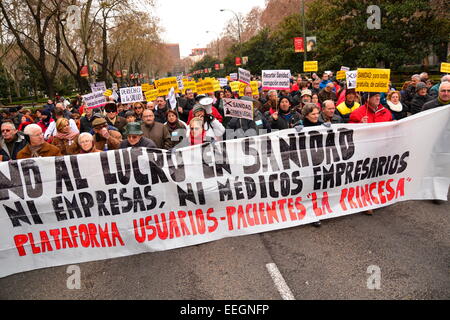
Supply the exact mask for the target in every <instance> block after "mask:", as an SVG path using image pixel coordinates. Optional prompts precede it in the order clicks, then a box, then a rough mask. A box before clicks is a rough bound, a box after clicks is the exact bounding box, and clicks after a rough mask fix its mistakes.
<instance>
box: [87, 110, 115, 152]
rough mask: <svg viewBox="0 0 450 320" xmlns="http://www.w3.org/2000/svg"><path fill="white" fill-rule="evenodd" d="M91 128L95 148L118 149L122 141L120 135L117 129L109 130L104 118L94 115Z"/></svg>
mask: <svg viewBox="0 0 450 320" xmlns="http://www.w3.org/2000/svg"><path fill="white" fill-rule="evenodd" d="M92 129H93V131H94V133H95V134H94V144H95V148H97V149H98V150H102V151H107V150H116V149H119V146H120V143H121V142H122V135H121V134H120V133H119V131H116V130H111V129H110V128H109V127H108V123H107V122H106V119H105V118H103V117H95V119H94V120H93V121H92Z"/></svg>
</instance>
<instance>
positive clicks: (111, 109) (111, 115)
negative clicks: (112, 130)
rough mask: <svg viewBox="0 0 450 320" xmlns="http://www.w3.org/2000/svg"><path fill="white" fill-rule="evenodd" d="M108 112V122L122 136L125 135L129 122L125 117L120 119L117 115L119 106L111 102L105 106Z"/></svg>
mask: <svg viewBox="0 0 450 320" xmlns="http://www.w3.org/2000/svg"><path fill="white" fill-rule="evenodd" d="M105 112H106V122H107V123H108V124H109V125H111V126H113V127H116V128H117V130H119V132H120V134H121V135H122V136H123V135H124V133H125V127H126V125H127V123H128V122H127V120H126V119H125V118H123V117H119V116H118V114H117V105H116V104H115V103H114V102H109V103H107V104H106V105H105Z"/></svg>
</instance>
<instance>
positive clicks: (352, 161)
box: [0, 106, 450, 277]
mask: <svg viewBox="0 0 450 320" xmlns="http://www.w3.org/2000/svg"><path fill="white" fill-rule="evenodd" d="M449 119H450V107H448V106H447V107H441V108H439V109H433V110H429V111H426V112H423V113H419V114H416V115H414V116H411V117H408V118H406V119H403V120H400V121H397V122H388V123H378V124H336V125H332V126H331V127H330V128H327V127H325V126H320V127H309V128H304V129H303V130H302V131H300V132H297V130H296V129H289V130H283V131H279V132H274V133H271V134H268V135H263V136H258V137H247V138H242V139H236V140H228V141H221V142H216V143H214V144H204V145H196V146H192V147H186V148H182V149H178V150H175V151H173V152H169V151H165V150H158V149H145V148H137V149H122V150H111V151H107V152H100V153H92V154H85V155H79V156H65V157H56V158H55V157H50V158H35V159H26V160H19V161H10V162H2V163H0V217H1V219H0V277H4V276H7V275H10V274H13V273H17V272H22V271H27V270H33V269H38V268H44V267H51V266H58V265H65V264H73V263H81V262H86V261H93V260H101V259H109V258H114V257H122V256H127V255H132V254H138V253H142V252H152V251H160V250H167V249H172V248H178V247H184V246H189V245H194V244H199V243H204V242H208V241H214V240H218V239H221V238H225V237H232V236H240V235H247V234H253V233H259V232H265V231H269V230H276V229H282V228H289V227H294V226H298V225H302V224H307V223H312V222H314V221H318V220H323V219H329V218H336V217H340V216H345V215H349V214H353V213H356V212H360V211H363V210H367V209H374V208H379V207H383V206H388V205H391V204H393V203H396V202H398V201H404V200H410V199H442V200H445V199H447V192H448V187H449V183H450V144H449V143H448V141H450V121H449ZM299 232H301V230H299Z"/></svg>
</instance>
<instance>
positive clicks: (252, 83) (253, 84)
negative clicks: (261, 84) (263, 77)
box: [250, 81, 259, 96]
mask: <svg viewBox="0 0 450 320" xmlns="http://www.w3.org/2000/svg"><path fill="white" fill-rule="evenodd" d="M250 86H251V87H252V95H254V96H256V95H258V94H259V91H258V81H250Z"/></svg>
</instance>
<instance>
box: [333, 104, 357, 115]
mask: <svg viewBox="0 0 450 320" xmlns="http://www.w3.org/2000/svg"><path fill="white" fill-rule="evenodd" d="M360 106H361V105H360V104H359V103H358V102H355V103H354V104H353V107H352V108H351V109H349V108H348V107H347V105H346V104H345V101H344V102H342V103H341V104H339V105H338V106H337V107H336V108H337V109H338V111H339V112H340V113H341V114H342V115H346V114H349V113H351V112H353V111H355V110H356V109H358V108H359V107H360Z"/></svg>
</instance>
